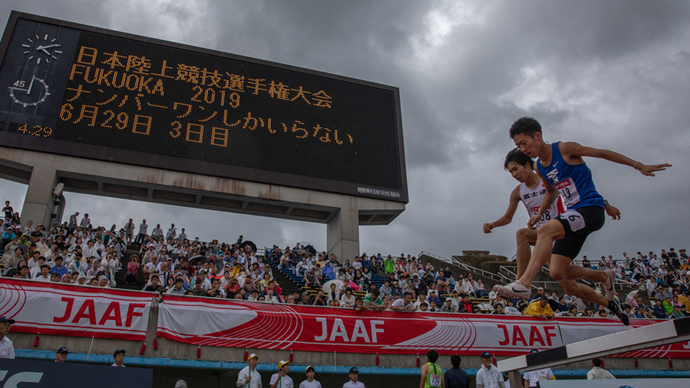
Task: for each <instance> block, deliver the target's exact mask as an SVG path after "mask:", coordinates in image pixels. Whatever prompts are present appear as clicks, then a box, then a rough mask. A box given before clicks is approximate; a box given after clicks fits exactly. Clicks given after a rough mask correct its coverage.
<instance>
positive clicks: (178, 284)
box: [168, 277, 186, 295]
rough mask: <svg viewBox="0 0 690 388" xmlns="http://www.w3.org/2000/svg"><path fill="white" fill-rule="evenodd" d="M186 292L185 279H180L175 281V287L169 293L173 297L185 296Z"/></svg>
mask: <svg viewBox="0 0 690 388" xmlns="http://www.w3.org/2000/svg"><path fill="white" fill-rule="evenodd" d="M185 293H186V290H185V289H184V279H182V277H178V278H176V279H175V287H173V288H172V289H171V290H169V291H168V294H173V295H184V294H185Z"/></svg>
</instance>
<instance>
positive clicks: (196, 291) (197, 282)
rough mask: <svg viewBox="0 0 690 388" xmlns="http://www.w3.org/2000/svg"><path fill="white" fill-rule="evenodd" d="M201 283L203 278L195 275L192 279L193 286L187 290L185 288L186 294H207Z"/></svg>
mask: <svg viewBox="0 0 690 388" xmlns="http://www.w3.org/2000/svg"><path fill="white" fill-rule="evenodd" d="M203 284H204V279H201V278H199V277H197V278H196V280H195V281H194V288H190V289H189V290H187V295H193V296H207V295H208V293H207V292H206V290H204V288H203V287H202V285H203Z"/></svg>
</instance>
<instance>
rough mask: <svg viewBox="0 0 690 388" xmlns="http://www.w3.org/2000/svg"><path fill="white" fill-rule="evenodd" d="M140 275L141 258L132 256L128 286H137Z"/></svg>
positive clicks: (126, 280)
mask: <svg viewBox="0 0 690 388" xmlns="http://www.w3.org/2000/svg"><path fill="white" fill-rule="evenodd" d="M77 259H78V257H77ZM138 273H139V257H137V255H132V256H130V257H129V263H127V273H126V274H125V282H126V283H127V284H136V282H137V274H138Z"/></svg>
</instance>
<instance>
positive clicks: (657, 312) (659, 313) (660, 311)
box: [652, 299, 668, 319]
mask: <svg viewBox="0 0 690 388" xmlns="http://www.w3.org/2000/svg"><path fill="white" fill-rule="evenodd" d="M655 303H656V304H655V305H654V309H653V310H652V314H653V315H654V318H659V319H666V318H668V315H667V313H666V309H665V308H664V305H663V304H662V301H661V299H657V300H656V302H655Z"/></svg>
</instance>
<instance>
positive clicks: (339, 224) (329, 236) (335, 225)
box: [326, 200, 359, 262]
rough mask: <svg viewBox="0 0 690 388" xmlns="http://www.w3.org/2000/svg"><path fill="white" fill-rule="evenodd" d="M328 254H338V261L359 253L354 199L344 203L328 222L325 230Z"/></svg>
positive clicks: (357, 216)
mask: <svg viewBox="0 0 690 388" xmlns="http://www.w3.org/2000/svg"><path fill="white" fill-rule="evenodd" d="M326 244H327V246H328V254H329V255H330V254H335V255H336V256H338V261H340V262H343V261H345V259H349V260H350V262H352V260H353V259H354V258H355V256H357V255H359V209H358V208H357V202H356V200H352V201H349V202H347V203H344V204H343V206H342V207H341V208H340V210H339V211H338V212H337V213H336V215H335V216H334V217H333V218H332V219H331V220H330V221H329V222H328V227H327V232H326Z"/></svg>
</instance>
